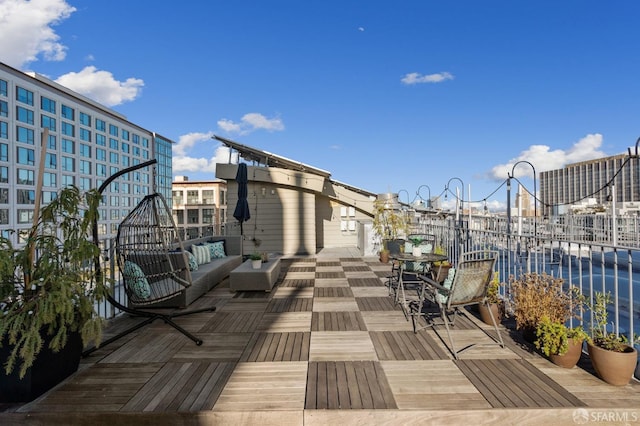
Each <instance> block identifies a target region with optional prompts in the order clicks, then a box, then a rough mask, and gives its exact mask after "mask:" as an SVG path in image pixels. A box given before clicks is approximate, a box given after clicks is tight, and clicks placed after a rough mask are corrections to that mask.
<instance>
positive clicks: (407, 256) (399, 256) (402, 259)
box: [390, 253, 448, 320]
mask: <svg viewBox="0 0 640 426" xmlns="http://www.w3.org/2000/svg"><path fill="white" fill-rule="evenodd" d="M390 259H391V260H392V261H394V262H397V267H398V288H397V290H396V294H395V303H400V304H401V307H402V311H403V312H404V315H405V317H406V318H407V320H409V304H408V301H407V298H406V295H405V286H404V272H405V265H406V262H417V263H421V264H423V265H427V264H429V265H432V264H433V263H435V262H442V261H444V260H447V259H448V258H447V256H446V255H443V254H436V253H422V255H420V256H414V255H413V254H411V253H394V254H392V255H391V256H390ZM392 269H393V267H392ZM425 269H426V268H425ZM412 273H413V274H416V275H418V274H419V273H418V272H413V271H412Z"/></svg>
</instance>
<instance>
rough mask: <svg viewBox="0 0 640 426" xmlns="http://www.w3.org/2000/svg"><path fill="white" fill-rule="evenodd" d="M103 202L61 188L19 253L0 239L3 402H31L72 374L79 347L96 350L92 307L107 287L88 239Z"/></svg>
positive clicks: (38, 214) (38, 212)
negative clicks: (99, 272) (40, 375)
mask: <svg viewBox="0 0 640 426" xmlns="http://www.w3.org/2000/svg"><path fill="white" fill-rule="evenodd" d="M100 198H101V197H100V194H99V193H98V191H97V190H92V191H89V192H88V193H86V194H82V193H81V192H80V191H79V189H78V188H76V187H66V188H64V189H63V190H61V191H60V192H59V193H58V196H57V198H56V199H54V200H53V201H52V202H51V203H49V204H48V205H46V206H45V207H43V208H42V209H38V208H37V209H35V212H34V221H33V225H32V227H31V228H30V230H29V232H28V234H27V235H26V240H25V244H24V245H23V246H21V247H14V246H13V244H12V242H11V241H10V240H9V239H7V238H3V237H0V317H1V318H2V321H0V358H1V360H0V362H1V363H2V372H0V374H1V376H0V400H2V401H6V402H17V401H29V400H32V399H34V398H36V397H37V396H39V395H40V394H42V393H44V392H45V391H46V390H48V389H49V388H51V387H53V386H54V385H55V384H56V383H58V382H59V381H61V380H63V379H64V378H65V377H67V376H68V375H69V374H72V373H73V372H75V371H76V370H77V368H78V364H79V361H80V357H81V354H82V349H83V345H86V344H88V343H89V342H92V341H95V343H96V344H98V343H99V342H100V338H101V334H102V318H101V317H100V316H99V315H98V313H97V312H96V311H95V308H94V307H95V306H96V305H97V304H98V303H99V302H100V301H102V300H103V298H104V296H105V294H106V291H107V290H108V285H107V284H106V283H105V282H103V281H102V280H100V279H98V277H97V272H96V271H97V269H96V268H95V264H96V261H97V259H99V254H100V249H99V247H98V246H97V245H96V244H94V243H93V242H92V238H91V235H92V225H93V221H94V220H96V219H97V214H98V205H99V202H100ZM65 351H69V352H72V354H71V355H72V358H71V359H69V358H67V356H66V354H63V353H64V352H65ZM48 356H53V357H54V358H55V359H56V360H57V361H61V362H62V363H63V366H62V367H60V366H58V365H54V364H49V362H51V361H48V358H47V357H48ZM43 364H44V365H43ZM41 372H43V373H44V375H45V376H46V379H43V378H41V377H39V376H38V375H39V374H41Z"/></svg>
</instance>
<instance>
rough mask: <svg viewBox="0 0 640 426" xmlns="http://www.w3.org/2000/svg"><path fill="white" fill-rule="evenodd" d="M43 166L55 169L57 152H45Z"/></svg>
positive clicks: (56, 166)
mask: <svg viewBox="0 0 640 426" xmlns="http://www.w3.org/2000/svg"><path fill="white" fill-rule="evenodd" d="M44 166H45V167H46V168H47V169H53V170H55V169H57V168H58V156H57V154H51V153H49V152H47V156H46V157H45V160H44Z"/></svg>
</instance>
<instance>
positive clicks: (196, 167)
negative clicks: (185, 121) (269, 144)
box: [171, 132, 238, 179]
mask: <svg viewBox="0 0 640 426" xmlns="http://www.w3.org/2000/svg"><path fill="white" fill-rule="evenodd" d="M212 136H213V132H207V133H197V132H195V133H188V134H186V135H182V136H180V139H179V140H178V142H177V143H176V144H175V145H173V147H172V148H173V160H172V163H171V164H172V168H173V175H174V176H179V175H184V174H186V173H189V172H199V173H200V172H205V173H208V172H210V173H211V175H212V177H211V178H212V179H213V178H214V177H215V173H216V164H217V163H228V162H229V161H231V162H232V163H237V162H238V153H237V152H233V153H231V160H229V153H230V152H231V150H230V148H229V147H226V146H219V147H218V148H216V150H215V153H214V156H213V157H211V158H206V157H193V156H190V155H188V154H190V153H191V152H192V151H194V150H195V149H196V148H197V146H198V145H199V144H201V143H204V144H207V145H209V146H211V147H213V146H215V141H212V139H211V137H212ZM205 149H206V148H205Z"/></svg>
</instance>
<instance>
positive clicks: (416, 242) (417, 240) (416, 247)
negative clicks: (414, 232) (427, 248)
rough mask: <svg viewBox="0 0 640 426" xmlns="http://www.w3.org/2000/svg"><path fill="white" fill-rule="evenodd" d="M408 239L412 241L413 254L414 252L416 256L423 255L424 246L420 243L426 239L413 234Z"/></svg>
mask: <svg viewBox="0 0 640 426" xmlns="http://www.w3.org/2000/svg"><path fill="white" fill-rule="evenodd" d="M408 240H409V241H410V242H411V250H412V252H411V254H413V255H414V256H415V257H420V256H422V247H420V244H422V241H424V240H423V239H422V237H417V236H412V237H408Z"/></svg>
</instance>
